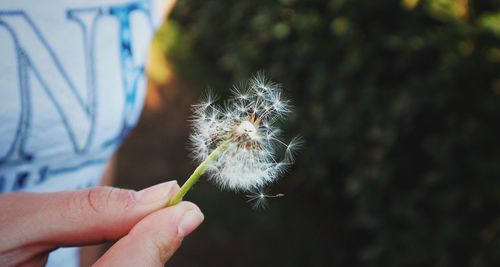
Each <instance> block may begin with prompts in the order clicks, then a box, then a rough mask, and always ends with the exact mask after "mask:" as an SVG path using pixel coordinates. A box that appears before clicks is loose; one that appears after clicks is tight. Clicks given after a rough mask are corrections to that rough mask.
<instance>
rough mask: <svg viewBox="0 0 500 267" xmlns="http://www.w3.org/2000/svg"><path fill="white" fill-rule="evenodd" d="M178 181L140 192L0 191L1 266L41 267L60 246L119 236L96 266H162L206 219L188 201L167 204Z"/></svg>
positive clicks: (104, 189) (98, 190) (104, 188)
mask: <svg viewBox="0 0 500 267" xmlns="http://www.w3.org/2000/svg"><path fill="white" fill-rule="evenodd" d="M178 190H179V186H178V185H177V183H176V182H175V181H172V182H166V183H162V184H158V185H156V186H153V187H150V188H147V189H144V190H142V191H139V192H136V191H133V190H125V189H117V188H112V187H96V188H92V189H86V190H80V191H66V192H57V193H10V194H5V195H0V211H1V213H0V237H1V239H2V241H1V242H0V266H18V265H23V266H24V265H27V266H43V265H44V264H45V262H46V260H47V256H48V253H49V252H50V251H52V250H54V249H56V248H58V247H66V246H81V245H90V244H98V243H102V242H104V241H109V240H118V241H117V242H116V243H115V244H114V245H113V246H112V247H111V248H110V249H109V250H108V251H107V252H106V253H105V254H104V255H103V256H102V257H101V258H100V259H99V260H98V261H97V262H96V263H95V265H94V266H163V265H164V263H165V262H166V261H168V259H169V258H170V257H171V256H172V254H173V253H174V252H175V251H176V250H177V248H178V247H179V245H180V244H181V242H182V240H183V238H184V237H185V236H187V235H188V234H190V233H191V232H192V231H193V230H194V229H195V228H196V227H198V225H199V224H200V223H201V222H202V221H203V214H202V213H201V211H200V210H199V208H198V207H197V206H196V205H194V204H193V203H190V202H181V203H179V204H178V205H175V206H172V207H168V208H164V207H165V205H166V203H168V200H169V199H170V198H171V197H172V196H173V195H174V194H175V193H176V192H177V191H178Z"/></svg>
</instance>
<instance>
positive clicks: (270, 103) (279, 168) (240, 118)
mask: <svg viewBox="0 0 500 267" xmlns="http://www.w3.org/2000/svg"><path fill="white" fill-rule="evenodd" d="M215 102H216V97H215V96H214V94H212V93H207V94H206V95H205V96H204V98H203V99H202V101H201V102H200V103H199V104H197V105H194V106H193V111H194V116H193V119H192V130H193V131H192V134H191V136H190V140H191V147H192V154H193V156H194V158H195V159H196V160H198V161H200V162H203V161H205V160H206V159H207V157H209V155H211V153H212V152H214V150H216V149H218V155H217V157H216V158H214V160H212V161H211V162H210V164H208V165H207V172H208V174H209V176H210V180H212V181H213V182H215V183H216V184H217V185H219V186H220V187H221V188H223V189H231V190H235V191H254V190H256V189H257V190H258V189H260V188H262V187H263V186H266V185H268V184H270V183H272V182H273V181H275V180H276V179H277V178H278V176H279V175H280V174H282V173H283V172H284V171H285V170H286V169H287V168H288V167H289V166H290V165H291V164H292V163H293V161H294V153H295V151H296V149H297V148H298V147H299V146H300V145H301V139H300V138H299V137H295V138H293V139H292V140H291V141H290V142H288V143H285V142H283V141H282V140H280V129H279V128H278V127H277V122H278V121H279V120H280V119H283V118H285V116H286V115H287V114H288V113H289V112H290V105H289V101H288V100H285V99H284V98H283V96H282V89H281V86H280V85H279V84H276V83H273V82H271V81H269V80H268V79H266V78H265V76H264V75H263V74H257V75H256V76H255V77H253V78H252V79H251V80H250V81H249V82H248V83H247V84H241V85H239V86H235V87H234V88H233V90H232V97H231V98H230V99H229V101H227V102H225V103H224V104H223V105H221V106H217V105H216V104H215ZM221 148H222V149H221Z"/></svg>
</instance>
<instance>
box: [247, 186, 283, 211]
mask: <svg viewBox="0 0 500 267" xmlns="http://www.w3.org/2000/svg"><path fill="white" fill-rule="evenodd" d="M284 196H285V194H282V193H279V194H276V195H267V194H265V193H264V192H263V191H260V190H259V191H255V192H254V193H252V194H251V195H246V197H248V200H247V202H248V203H251V205H252V208H253V209H255V210H261V209H262V210H265V209H267V208H268V204H269V203H268V199H269V198H279V197H284Z"/></svg>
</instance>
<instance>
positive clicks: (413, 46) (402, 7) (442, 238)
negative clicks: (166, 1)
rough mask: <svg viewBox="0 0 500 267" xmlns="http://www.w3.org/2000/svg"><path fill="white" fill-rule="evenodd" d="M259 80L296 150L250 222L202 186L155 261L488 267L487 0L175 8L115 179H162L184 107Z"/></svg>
mask: <svg viewBox="0 0 500 267" xmlns="http://www.w3.org/2000/svg"><path fill="white" fill-rule="evenodd" d="M259 70H263V71H265V72H266V73H267V74H268V76H269V77H270V78H271V79H272V80H274V81H276V82H279V83H281V84H283V86H284V89H285V94H286V95H287V96H288V97H289V98H290V99H292V100H293V102H294V105H295V112H293V113H292V114H291V116H290V117H289V118H288V120H287V122H286V123H285V124H284V125H283V127H284V128H285V129H286V130H285V132H286V133H287V134H289V137H290V136H293V135H296V134H300V135H302V136H303V137H304V139H305V140H306V146H305V147H304V148H303V149H302V151H301V152H300V154H299V157H298V162H297V164H296V165H295V166H294V168H293V169H292V170H291V171H290V172H289V173H288V174H286V175H285V176H284V177H283V178H282V179H281V180H280V181H279V182H278V183H277V184H275V185H274V186H272V187H271V193H284V194H285V195H286V197H284V198H280V199H275V200H271V202H270V208H269V209H268V210H267V211H264V212H256V211H254V210H252V209H251V208H250V205H249V204H248V203H246V198H245V196H243V195H237V194H234V193H232V192H221V191H220V190H219V189H218V188H217V187H215V186H213V185H211V184H209V183H208V182H207V181H206V180H202V181H201V182H200V183H198V185H197V186H196V187H195V188H194V190H192V191H191V192H190V193H189V194H188V197H187V199H188V200H190V201H193V202H195V203H196V204H198V205H199V206H200V207H201V209H202V210H203V211H204V214H205V222H204V224H203V225H202V226H201V227H200V228H199V229H198V230H197V231H196V232H195V233H194V234H193V235H192V236H190V237H189V238H187V239H186V240H185V242H184V245H183V247H182V248H181V249H180V250H179V252H178V253H177V254H176V255H175V256H174V257H173V259H172V260H171V262H170V263H169V266H477V267H479V266H500V142H499V137H500V1H487V0H477V1H472V0H420V1H419V0H377V1H368V0H330V1H325V0H322V1H320V0H316V1H299V0H279V1H260V0H256V1H246V0H232V1H194V0H180V1H178V3H177V5H176V7H175V8H174V10H173V14H172V16H171V17H170V18H169V20H168V21H166V22H165V23H164V25H163V26H162V28H161V29H160V31H159V32H158V33H157V35H156V37H155V39H154V41H153V45H152V48H151V58H150V64H149V70H148V72H149V76H150V81H149V93H148V98H147V103H146V106H145V110H144V112H143V114H142V119H141V121H140V123H139V125H138V127H137V128H136V129H135V130H134V131H133V132H132V133H131V134H130V136H129V137H128V139H127V140H126V142H125V144H124V145H123V147H122V148H121V150H120V153H119V155H118V172H117V177H118V184H119V185H120V186H123V187H129V188H137V189H139V188H143V187H146V186H148V185H151V184H153V183H159V182H162V181H165V180H170V179H177V180H178V181H179V182H180V183H182V182H184V180H185V179H186V178H187V177H188V176H189V175H190V174H191V172H192V171H193V170H194V168H195V165H194V163H193V162H192V161H191V159H190V157H189V151H188V149H187V146H188V135H189V123H188V122H187V121H188V119H189V117H190V105H191V104H193V103H195V102H196V100H197V98H198V96H199V95H200V93H201V92H202V91H203V90H205V89H206V88H207V87H209V86H210V87H213V88H216V91H217V92H218V93H219V94H221V95H227V93H228V90H229V88H230V87H231V86H232V84H234V83H236V82H238V81H245V80H247V79H248V78H250V77H251V76H252V75H253V74H255V73H256V72H257V71H259Z"/></svg>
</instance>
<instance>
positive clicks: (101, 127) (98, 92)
mask: <svg viewBox="0 0 500 267" xmlns="http://www.w3.org/2000/svg"><path fill="white" fill-rule="evenodd" d="M154 20H157V18H156V17H155V18H153V13H152V4H151V3H150V1H120V0H111V1H96V0H91V1H64V0H48V1H26V0H16V1H2V2H0V81H1V82H0V193H1V192H11V191H38V192H46V191H60V190H68V189H78V188H83V187H88V186H92V185H95V183H96V182H97V180H98V179H99V178H100V175H101V174H102V171H103V168H104V166H105V165H106V162H107V161H108V159H109V157H110V156H111V155H112V153H113V152H114V150H115V149H116V147H117V145H118V144H119V142H120V141H121V140H122V138H123V137H124V135H125V134H126V133H127V131H128V130H130V128H131V127H132V126H133V125H134V124H135V123H136V121H137V119H138V116H139V114H140V110H141V108H142V103H143V99H144V95H145V93H144V91H145V89H144V84H145V82H144V61H145V57H146V55H147V53H146V51H147V48H148V45H149V40H150V37H151V36H152V33H153V29H154V27H153V25H154V24H155V22H154Z"/></svg>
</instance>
